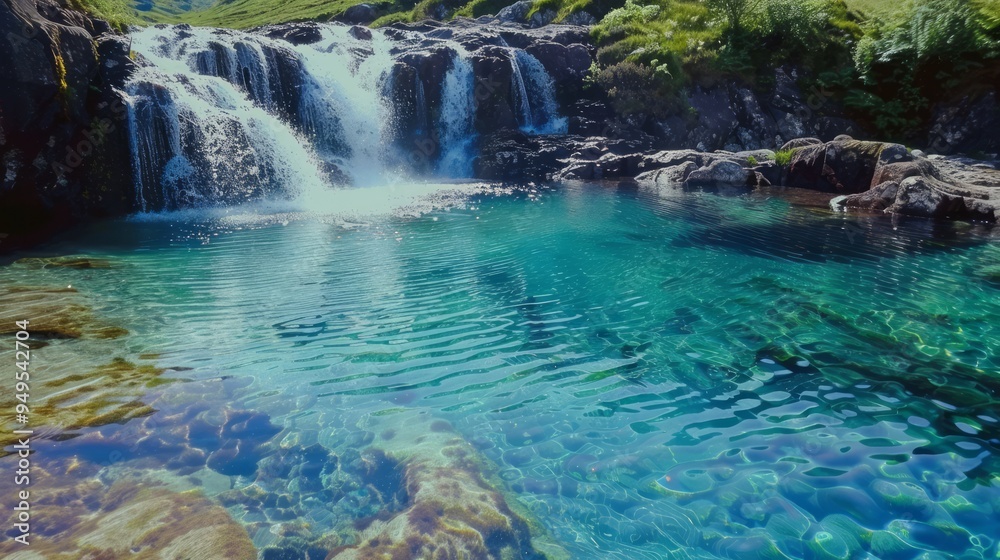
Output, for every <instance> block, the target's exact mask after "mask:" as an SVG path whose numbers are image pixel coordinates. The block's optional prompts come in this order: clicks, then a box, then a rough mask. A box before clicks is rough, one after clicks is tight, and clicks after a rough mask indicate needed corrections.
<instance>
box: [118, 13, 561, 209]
mask: <svg viewBox="0 0 1000 560" xmlns="http://www.w3.org/2000/svg"><path fill="white" fill-rule="evenodd" d="M316 30H318V34H317V36H316V37H315V38H313V39H312V40H311V41H310V43H309V44H292V43H291V42H286V41H283V40H280V39H275V38H271V37H269V36H268V35H267V34H265V33H264V32H258V33H244V32H238V31H232V30H218V29H208V28H190V27H187V26H179V27H169V26H164V27H159V28H156V27H150V28H146V29H143V30H140V31H137V32H135V33H133V35H132V49H133V50H134V51H135V52H136V53H137V54H138V55H139V56H140V68H139V70H138V71H137V72H135V73H134V74H133V75H132V77H131V78H130V81H129V83H128V84H127V94H128V98H129V131H130V134H131V141H132V157H133V164H134V173H135V183H136V198H137V200H138V201H139V205H140V207H141V209H142V210H144V211H158V210H162V209H168V210H170V209H177V208H182V207H192V206H203V205H218V204H237V203H242V202H247V201H252V200H258V199H261V198H271V197H275V198H286V199H288V198H295V197H296V196H306V195H318V194H320V193H323V192H326V191H328V190H330V188H331V187H332V186H337V185H347V184H351V185H379V184H385V183H386V182H387V181H389V180H390V179H392V177H393V174H394V173H397V172H398V171H399V169H398V165H399V162H400V161H402V160H405V154H400V153H399V149H400V148H399V147H400V146H405V145H407V141H408V138H409V137H408V136H407V135H409V134H416V135H417V136H421V137H423V138H425V139H431V140H434V142H433V145H434V146H435V148H434V150H433V151H431V152H429V154H431V155H432V156H433V158H435V159H433V160H431V161H430V162H428V163H430V165H426V166H424V167H423V169H424V170H425V171H432V172H433V173H434V174H435V175H437V176H444V177H449V178H459V177H469V176H470V175H471V172H472V160H473V157H474V155H475V154H474V152H475V150H474V148H475V145H476V140H477V134H476V122H477V111H478V107H477V102H476V99H475V84H476V77H475V72H474V65H473V63H472V60H471V57H472V56H473V55H472V54H471V53H470V52H469V51H467V50H466V48H465V47H464V46H462V44H460V43H458V42H456V41H449V40H446V39H430V40H429V39H427V38H426V37H425V36H422V35H419V34H418V33H416V32H409V31H405V32H400V31H399V30H395V32H393V33H388V32H382V31H378V30H374V31H371V32H370V34H369V33H368V32H359V31H358V30H357V29H352V28H350V27H347V26H342V25H332V24H331V25H320V26H316ZM428 45H430V47H431V48H430V49H428ZM440 47H443V49H441V48H440ZM435 49H437V50H435ZM504 50H506V51H507V52H508V53H509V59H510V63H511V67H512V70H513V77H512V79H511V88H512V98H511V103H512V104H513V105H514V107H513V109H514V112H515V113H516V114H517V115H518V116H517V119H518V124H519V126H520V127H521V128H522V130H524V131H526V132H529V133H557V132H562V131H564V130H565V119H560V118H559V117H558V112H557V110H558V107H557V105H556V102H555V95H554V84H553V81H552V79H551V78H550V77H549V76H548V74H547V73H546V72H545V69H544V67H543V66H542V64H541V63H540V62H539V61H538V60H537V59H535V58H534V57H533V56H531V55H530V54H528V53H526V52H523V51H521V50H517V49H513V48H510V47H504ZM442 52H443V53H445V56H446V57H447V58H446V60H447V62H446V63H447V64H448V66H447V67H446V68H447V70H446V71H442V70H441V68H442V66H440V65H438V66H434V65H433V64H432V65H429V66H427V65H425V63H427V61H429V60H431V58H428V57H434V56H437V55H436V54H435V53H442ZM421 61H423V62H421ZM432 62H433V61H432ZM400 65H403V67H404V69H405V67H406V66H407V65H409V70H407V72H409V74H408V75H407V76H408V78H407V79H408V80H413V77H414V76H415V77H416V79H415V80H413V81H412V83H411V82H400V85H402V84H404V83H405V84H411V85H407V86H405V87H406V88H410V89H409V93H400V92H402V91H404V90H399V89H398V88H397V89H394V88H395V87H396V80H397V78H398V76H397V70H398V69H399V68H400ZM421 68H425V69H424V70H422V69H421ZM424 71H430V72H432V74H433V73H435V72H437V74H433V75H436V76H437V77H435V78H427V77H426V76H429V75H432V74H427V75H424V77H423V78H422V77H421V76H422V74H421V73H422V72H424ZM425 80H432V81H431V82H425ZM430 84H435V85H436V84H440V87H434V88H433V91H432V90H431V89H426V91H425V87H426V88H430V87H431V85H430ZM404 89H405V88H404ZM394 95H406V96H407V97H406V99H408V100H409V101H407V103H412V106H413V107H416V109H415V110H414V111H413V112H411V113H408V114H410V115H412V118H413V120H412V121H409V122H411V123H412V125H407V126H413V128H412V129H407V128H406V127H403V128H400V127H399V123H400V121H399V114H398V111H396V108H395V106H394V105H395V104H396V103H397V100H395V99H394ZM402 101H403V100H402V99H400V100H399V101H398V102H399V103H402ZM407 106H411V105H407ZM408 118H409V117H408ZM425 135H426V136H425ZM410 143H411V144H412V141H411V142H410ZM422 145H426V144H422ZM404 171H406V170H405V169H404Z"/></svg>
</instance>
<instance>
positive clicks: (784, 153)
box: [774, 148, 795, 167]
mask: <svg viewBox="0 0 1000 560" xmlns="http://www.w3.org/2000/svg"><path fill="white" fill-rule="evenodd" d="M794 153H795V148H792V149H791V150H779V151H777V152H774V163H777V164H778V165H780V166H781V167H785V166H786V165H788V164H789V163H791V162H792V154H794Z"/></svg>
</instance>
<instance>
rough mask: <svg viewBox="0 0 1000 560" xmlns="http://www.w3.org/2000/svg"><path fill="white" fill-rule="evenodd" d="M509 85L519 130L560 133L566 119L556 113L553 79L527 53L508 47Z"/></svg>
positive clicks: (557, 110) (536, 60)
mask: <svg viewBox="0 0 1000 560" xmlns="http://www.w3.org/2000/svg"><path fill="white" fill-rule="evenodd" d="M510 65H511V70H512V73H513V78H512V80H511V85H512V88H513V90H514V91H513V98H514V103H515V108H516V109H517V110H518V111H519V115H518V117H519V118H518V122H519V123H520V125H521V130H523V131H525V132H528V133H532V134H561V133H565V132H566V128H567V124H568V123H567V121H566V119H565V118H562V117H559V116H558V115H559V104H558V103H556V96H555V83H554V81H553V80H552V77H551V76H549V74H548V72H546V71H545V67H544V66H542V63H541V62H539V61H538V59H537V58H535V57H534V56H532V55H531V54H529V53H527V52H525V51H522V50H517V49H510Z"/></svg>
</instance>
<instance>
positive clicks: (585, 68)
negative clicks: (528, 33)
mask: <svg viewBox="0 0 1000 560" xmlns="http://www.w3.org/2000/svg"><path fill="white" fill-rule="evenodd" d="M525 50H526V51H527V52H528V53H529V54H531V55H532V56H534V57H535V58H537V59H538V61H539V62H541V63H542V66H544V67H545V70H546V71H547V72H548V73H549V75H551V76H552V78H553V79H555V80H556V82H557V83H564V82H567V81H577V82H582V80H583V79H584V78H585V77H586V76H587V73H588V72H589V71H590V65H591V63H592V60H591V58H590V51H589V50H587V47H585V46H584V45H581V44H578V43H577V44H573V45H569V46H566V45H562V44H559V43H552V42H548V41H542V42H539V43H535V44H533V45H531V46H529V47H528V48H527V49H525Z"/></svg>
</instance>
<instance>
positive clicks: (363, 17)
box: [337, 4, 378, 24]
mask: <svg viewBox="0 0 1000 560" xmlns="http://www.w3.org/2000/svg"><path fill="white" fill-rule="evenodd" d="M377 18H378V10H376V9H375V7H374V6H372V5H371V4H355V5H353V6H351V7H350V8H347V9H346V10H344V13H342V14H341V15H340V17H339V18H337V19H339V20H341V21H344V22H346V23H356V24H360V23H371V22H373V21H375V20H376V19H377Z"/></svg>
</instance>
